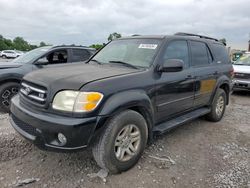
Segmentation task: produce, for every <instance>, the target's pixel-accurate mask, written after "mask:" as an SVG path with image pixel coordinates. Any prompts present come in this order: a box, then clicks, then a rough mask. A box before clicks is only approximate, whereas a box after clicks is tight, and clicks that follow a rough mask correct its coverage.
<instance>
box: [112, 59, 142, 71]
mask: <svg viewBox="0 0 250 188" xmlns="http://www.w3.org/2000/svg"><path fill="white" fill-rule="evenodd" d="M109 63H117V64H121V65H125V66H126V67H130V68H134V69H138V67H136V66H135V65H131V64H129V63H126V62H123V61H109Z"/></svg>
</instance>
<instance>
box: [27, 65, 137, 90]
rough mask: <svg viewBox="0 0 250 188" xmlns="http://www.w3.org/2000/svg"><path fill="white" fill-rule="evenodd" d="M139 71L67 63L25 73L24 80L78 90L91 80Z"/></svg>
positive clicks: (58, 88) (50, 86) (56, 87)
mask: <svg viewBox="0 0 250 188" xmlns="http://www.w3.org/2000/svg"><path fill="white" fill-rule="evenodd" d="M138 71H141V70H140V69H131V68H127V67H122V66H111V65H96V64H70V65H69V64H68V65H65V66H60V67H53V68H44V69H42V70H39V71H34V72H31V73H29V74H27V75H26V76H25V77H24V80H26V81H28V82H32V83H35V84H40V85H43V86H45V87H47V88H50V89H53V90H57V91H58V90H63V89H74V90H79V89H80V88H81V87H82V86H83V85H84V84H87V83H89V82H92V81H96V80H100V79H104V78H110V77H114V76H119V75H125V74H130V73H134V72H138Z"/></svg>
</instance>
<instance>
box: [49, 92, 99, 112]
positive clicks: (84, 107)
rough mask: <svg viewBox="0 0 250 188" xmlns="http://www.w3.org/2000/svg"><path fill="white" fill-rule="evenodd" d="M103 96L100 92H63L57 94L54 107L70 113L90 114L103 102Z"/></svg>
mask: <svg viewBox="0 0 250 188" xmlns="http://www.w3.org/2000/svg"><path fill="white" fill-rule="evenodd" d="M102 98H103V94H101V93H99V92H79V91H70V90H66V91H61V92H59V93H57V94H56V96H55V97H54V100H53V104H52V107H53V109H56V110H62V111H68V112H90V111H92V110H94V109H95V108H96V107H97V106H98V104H99V103H100V102H101V100H102Z"/></svg>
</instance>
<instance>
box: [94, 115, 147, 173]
mask: <svg viewBox="0 0 250 188" xmlns="http://www.w3.org/2000/svg"><path fill="white" fill-rule="evenodd" d="M105 126H107V127H106V128H105V130H104V132H103V133H102V135H101V136H100V138H99V139H98V140H97V141H96V143H95V145H94V146H93V149H92V151H93V156H94V158H95V160H96V162H97V164H98V165H99V166H100V167H101V168H103V169H106V170H107V171H109V172H110V173H113V174H114V173H119V172H122V171H126V170H128V169H130V168H131V167H133V166H134V165H135V164H136V163H137V161H138V160H139V159H140V157H141V155H142V153H143V151H144V149H145V146H146V143H147V139H148V129H147V123H146V121H145V119H144V117H143V116H142V115H141V114H139V113H138V112H136V111H133V110H126V111H123V112H121V113H119V114H117V115H115V116H114V117H113V118H111V119H110V120H109V121H108V122H107V123H106V125H105Z"/></svg>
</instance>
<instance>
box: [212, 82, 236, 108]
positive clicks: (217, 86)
mask: <svg viewBox="0 0 250 188" xmlns="http://www.w3.org/2000/svg"><path fill="white" fill-rule="evenodd" d="M223 84H226V85H228V88H229V91H228V93H226V95H227V104H229V95H230V90H231V87H230V80H229V79H228V78H227V77H226V78H225V77H221V78H219V79H218V81H217V84H216V87H215V89H214V92H213V94H212V97H211V100H210V103H209V104H210V105H211V104H212V103H213V100H214V97H215V94H216V92H217V89H218V88H220V87H221V86H222V85H223Z"/></svg>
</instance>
